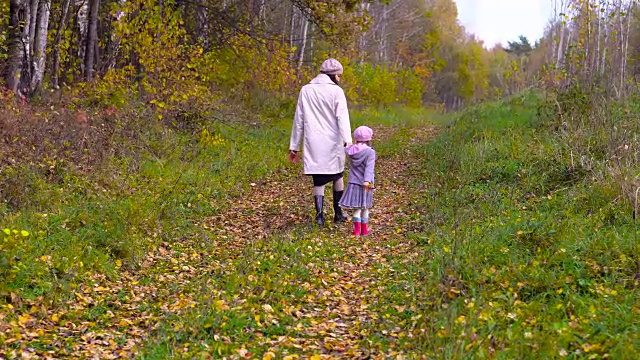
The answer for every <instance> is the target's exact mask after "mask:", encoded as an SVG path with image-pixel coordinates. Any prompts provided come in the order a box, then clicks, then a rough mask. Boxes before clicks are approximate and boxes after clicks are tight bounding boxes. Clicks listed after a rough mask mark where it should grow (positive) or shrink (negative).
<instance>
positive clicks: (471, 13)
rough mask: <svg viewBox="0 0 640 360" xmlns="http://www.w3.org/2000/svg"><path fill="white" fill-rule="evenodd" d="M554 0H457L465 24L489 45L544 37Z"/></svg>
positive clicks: (460, 15) (468, 29) (533, 40)
mask: <svg viewBox="0 0 640 360" xmlns="http://www.w3.org/2000/svg"><path fill="white" fill-rule="evenodd" d="M551 1H552V0H455V2H456V3H457V5H458V18H459V19H460V22H461V23H462V25H463V26H464V27H465V28H466V29H467V31H468V32H471V33H473V34H475V35H476V37H478V38H479V39H481V40H483V41H484V43H485V47H487V48H490V47H493V45H495V44H497V43H501V44H503V45H505V46H506V45H507V41H513V40H517V39H518V36H520V35H525V36H526V37H527V38H528V39H529V41H530V42H531V44H534V43H535V41H536V40H538V39H540V38H541V37H542V35H543V32H544V28H545V26H546V25H547V22H548V20H549V18H550V17H551V15H552V4H551Z"/></svg>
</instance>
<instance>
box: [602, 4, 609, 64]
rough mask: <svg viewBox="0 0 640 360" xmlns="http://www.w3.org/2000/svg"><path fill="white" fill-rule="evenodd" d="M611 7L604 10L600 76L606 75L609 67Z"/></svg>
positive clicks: (606, 6)
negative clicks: (608, 46)
mask: <svg viewBox="0 0 640 360" xmlns="http://www.w3.org/2000/svg"><path fill="white" fill-rule="evenodd" d="M608 19H609V5H608V4H606V5H605V10H604V39H603V43H602V57H601V58H600V75H604V73H605V71H606V67H607V52H608V51H609V49H608V48H607V45H608V42H609V21H608Z"/></svg>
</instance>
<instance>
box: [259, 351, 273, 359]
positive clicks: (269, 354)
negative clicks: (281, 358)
mask: <svg viewBox="0 0 640 360" xmlns="http://www.w3.org/2000/svg"><path fill="white" fill-rule="evenodd" d="M274 357H276V354H274V353H272V352H271V351H269V352H268V353H266V354H264V356H263V357H262V360H271V359H273V358H274Z"/></svg>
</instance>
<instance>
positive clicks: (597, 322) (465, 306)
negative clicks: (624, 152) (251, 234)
mask: <svg viewBox="0 0 640 360" xmlns="http://www.w3.org/2000/svg"><path fill="white" fill-rule="evenodd" d="M540 106H543V99H541V98H540V96H539V95H537V94H526V95H523V96H518V97H513V98H510V99H506V100H504V101H501V102H496V103H490V104H485V105H481V106H478V107H474V108H471V109H468V110H466V111H464V112H461V113H459V114H455V115H451V116H447V117H442V118H437V119H435V120H434V121H435V122H436V123H437V124H438V125H439V127H440V133H439V135H438V136H437V137H436V138H435V139H434V140H432V141H430V142H426V143H418V142H413V141H412V140H413V136H414V134H415V131H416V128H421V127H423V126H424V124H425V122H424V117H425V112H423V111H416V110H405V109H390V110H368V111H363V112H360V113H355V114H353V119H352V120H353V125H354V128H355V127H356V126H359V125H363V124H364V125H370V124H373V125H374V126H378V125H386V126H390V127H393V128H394V129H395V133H394V134H393V136H392V137H391V138H390V139H388V140H387V141H383V142H382V141H381V142H377V143H376V142H374V146H375V147H376V149H377V150H378V152H379V154H380V158H381V159H383V161H381V163H384V160H385V159H388V158H391V157H392V156H402V154H403V153H405V152H406V151H408V150H410V151H411V152H412V153H413V154H414V155H415V156H417V157H418V158H419V160H420V161H419V165H418V166H416V167H415V168H411V169H409V171H408V172H407V174H406V176H410V179H408V180H407V181H408V183H410V184H412V186H413V188H414V189H415V191H413V192H408V193H399V194H398V195H397V196H406V197H407V199H403V201H405V202H406V203H407V204H409V205H408V208H407V209H405V212H406V215H403V216H402V217H398V218H399V219H400V220H399V223H398V224H397V225H396V224H393V225H394V226H398V227H399V228H402V229H404V231H405V233H406V239H395V240H392V241H391V243H389V244H388V246H390V247H392V248H393V246H395V245H397V244H398V243H397V242H399V241H401V242H402V241H408V242H411V243H413V244H416V245H417V246H418V247H419V249H420V251H416V253H415V254H417V255H419V256H412V257H407V254H406V253H400V254H397V255H395V254H393V253H390V254H389V255H388V256H387V257H386V259H385V260H386V263H388V265H389V268H390V269H392V270H388V269H387V267H385V266H383V265H382V264H378V265H375V266H373V268H372V269H371V270H372V271H375V272H376V274H384V278H382V279H380V283H379V284H378V285H379V287H377V288H376V289H375V291H373V292H372V293H371V299H372V300H375V301H371V302H370V303H369V308H368V311H369V312H371V313H372V314H375V315H376V319H375V321H372V322H371V323H367V324H364V325H362V327H363V328H364V330H366V331H364V332H363V333H362V339H361V346H362V348H369V349H375V350H379V351H381V352H385V353H387V354H391V353H393V352H394V351H401V352H404V353H405V354H414V355H416V354H420V355H422V356H426V357H429V358H444V359H467V358H469V359H471V358H474V359H475V358H488V357H494V358H500V359H514V358H515V359H527V358H567V359H590V358H594V359H599V358H607V357H608V358H615V359H631V358H634V357H635V354H636V353H638V352H639V351H640V336H639V335H638V334H640V320H638V319H640V317H639V316H638V315H640V300H638V299H640V297H639V296H638V286H639V285H638V282H637V280H636V279H635V278H636V277H637V276H640V275H638V274H640V269H639V268H638V263H637V261H636V260H637V259H638V258H639V257H640V250H639V247H638V236H637V230H638V229H637V224H636V223H635V221H634V219H633V218H632V207H631V206H630V204H629V203H628V202H627V201H625V200H624V198H623V197H621V196H620V186H619V184H617V183H616V182H615V179H613V178H611V177H608V176H607V173H606V172H605V170H604V169H605V167H593V168H588V167H584V166H580V164H579V162H573V163H572V160H571V154H572V151H573V149H574V147H573V146H574V145H575V144H572V143H568V142H567V138H566V137H563V136H561V134H560V133H559V132H557V131H556V129H555V128H554V126H553V124H554V121H553V119H548V118H545V117H541V116H539V115H540V114H543V113H544V112H541V111H539V110H540V108H539V107H540ZM207 126H209V127H210V131H211V132H212V133H217V134H220V135H221V137H222V138H223V139H225V142H223V143H221V144H215V145H207V146H203V145H202V144H200V143H199V135H196V134H186V133H180V132H166V131H164V129H153V128H151V129H150V130H148V131H149V132H148V133H147V134H145V135H144V136H143V138H144V139H146V140H147V144H146V146H145V148H144V149H145V150H144V151H141V152H137V151H136V152H134V151H130V152H127V151H125V152H123V154H126V155H120V156H114V157H112V158H110V159H109V161H107V162H106V163H104V164H103V166H102V168H100V170H99V171H97V172H96V173H94V174H90V175H83V174H78V173H75V172H73V171H67V172H65V171H62V169H61V171H60V175H59V176H58V177H57V178H56V179H53V180H51V179H43V178H41V177H39V175H38V174H39V173H38V172H36V171H32V170H30V168H28V167H25V168H20V169H13V170H12V171H15V176H19V177H20V178H22V179H25V181H24V189H23V190H24V191H23V193H25V194H29V195H30V196H29V198H28V203H27V204H26V205H25V206H24V208H23V209H21V210H20V211H16V210H11V209H10V208H9V207H7V206H5V207H4V208H3V209H2V212H1V213H0V221H1V222H2V224H3V228H5V227H6V228H9V229H10V230H13V229H15V230H18V231H17V232H16V233H13V232H11V231H10V235H8V236H4V237H2V239H3V241H4V242H3V243H1V244H2V245H1V246H3V249H6V250H7V251H5V252H3V255H0V271H2V275H3V276H4V278H5V279H6V280H5V281H4V282H3V286H4V288H3V291H5V292H17V293H18V294H19V295H20V296H23V297H27V298H35V297H37V296H40V295H44V296H48V297H55V296H67V297H69V296H71V297H72V296H73V293H74V292H75V291H77V289H78V286H79V284H82V283H83V282H85V281H86V280H87V279H90V278H92V276H93V275H94V274H96V273H104V274H105V275H106V276H109V277H114V278H115V277H117V276H118V275H119V274H120V272H121V271H122V270H123V269H126V270H129V271H135V270H136V269H138V267H139V266H140V263H141V262H143V260H144V258H145V256H146V254H147V251H148V250H149V249H151V248H152V247H155V246H157V245H159V244H161V243H165V244H167V243H170V244H172V245H173V246H174V247H173V251H174V253H173V255H174V256H176V259H181V258H184V257H189V256H191V255H190V254H191V253H190V251H193V249H190V248H189V247H187V246H185V247H184V248H181V246H182V245H181V244H180V243H176V241H175V240H180V239H191V240H193V239H197V238H198V237H201V236H207V235H211V234H208V233H207V231H206V230H202V229H201V228H199V227H198V226H197V224H198V223H199V221H201V219H202V217H204V216H208V215H212V214H216V213H220V212H224V210H225V209H226V206H229V205H228V204H229V201H228V199H229V198H228V197H229V196H233V195H235V194H240V193H241V192H242V190H243V189H246V187H247V186H249V185H248V184H249V183H250V182H251V181H252V180H254V179H258V178H260V177H265V176H278V172H279V171H283V170H286V169H287V165H286V163H285V162H284V161H285V154H286V151H285V150H286V144H287V143H288V134H289V129H290V119H288V118H284V117H283V118H282V119H279V120H277V121H275V122H274V123H273V124H271V126H269V127H261V128H250V127H240V128H239V129H237V128H231V127H228V126H224V125H221V124H218V123H215V122H209V123H207ZM590 141H591V142H594V143H595V142H596V141H595V140H593V139H592V140H590ZM594 148H595V147H594ZM598 151H600V150H598ZM596 155H597V154H596ZM596 155H594V156H596ZM597 156H600V158H602V156H601V155H597ZM380 181H385V179H380ZM25 189H26V190H25ZM27 190H28V191H27ZM304 229H306V227H304V225H300V227H296V228H294V229H292V230H291V232H290V233H287V234H276V235H275V236H273V237H271V238H269V239H265V240H261V241H255V242H254V243H252V245H251V246H250V247H247V248H245V249H243V250H242V251H241V252H240V253H239V254H231V253H229V254H227V253H224V254H220V253H218V252H217V251H216V250H217V249H215V248H213V247H214V245H212V244H210V243H204V244H202V246H203V249H204V250H206V251H204V250H203V253H206V254H208V255H207V257H205V258H203V259H202V261H201V264H202V266H201V268H198V270H199V272H201V273H199V274H198V275H197V276H195V277H194V279H191V280H189V281H186V280H180V281H183V282H180V281H178V280H176V281H165V282H162V283H157V282H158V281H159V280H158V279H159V278H160V277H161V276H163V275H164V272H169V273H170V268H171V266H173V265H171V264H170V263H169V262H168V264H169V265H167V266H159V267H158V270H157V273H153V272H149V274H148V275H149V278H148V279H141V280H140V283H141V285H146V284H154V285H156V283H157V286H158V289H159V294H158V298H157V299H155V301H156V303H151V304H148V307H145V308H144V309H140V311H141V312H150V313H153V314H164V315H163V316H162V317H160V318H158V319H156V320H157V321H154V325H155V324H156V323H157V325H158V326H157V327H155V328H154V330H153V331H152V332H151V333H149V334H148V336H149V337H148V339H146V342H145V344H144V348H143V349H142V353H141V355H140V356H141V357H142V358H144V359H165V358H199V357H202V358H206V357H207V356H213V357H215V358H221V357H224V356H226V357H229V356H232V355H234V354H238V350H239V349H240V347H241V346H245V345H246V346H247V349H248V350H250V351H251V352H252V353H253V354H257V355H256V356H258V357H261V356H262V354H264V353H266V352H268V351H275V350H273V349H272V347H271V346H270V345H269V344H268V341H275V340H277V339H280V338H281V337H285V338H286V337H296V336H297V335H299V334H298V332H300V333H302V332H303V331H302V330H296V328H297V327H298V329H305V328H307V327H309V326H311V325H312V324H311V323H310V319H309V318H305V317H298V315H296V313H295V311H296V309H298V307H300V306H301V305H306V306H310V305H309V304H312V303H313V301H316V300H312V299H310V298H309V297H310V296H311V297H314V298H313V299H315V297H317V296H319V295H318V293H317V289H324V288H325V286H327V285H325V284H324V283H323V281H329V282H331V281H336V280H335V279H333V278H332V277H331V275H330V274H331V273H333V272H334V271H337V270H340V269H336V266H337V264H339V263H340V260H341V259H344V257H345V256H346V255H345V248H344V247H345V246H358V244H357V243H354V242H348V243H345V242H344V241H343V239H342V238H339V237H338V238H336V237H333V235H332V233H331V232H326V233H318V232H315V231H312V232H305V231H303V230H304ZM19 230H28V232H29V234H28V235H27V236H23V235H22V234H21V233H20V231H19ZM196 242H197V241H196ZM35 260H37V261H35ZM164 260H167V261H168V259H164ZM221 261H223V262H225V266H224V267H219V266H216V262H221ZM309 264H313V265H309ZM332 279H333V280H332ZM92 286H93V284H92ZM52 294H53V295H52ZM126 296H130V294H128V293H114V294H111V298H109V299H110V300H109V301H116V300H117V299H118V297H126ZM334 296H340V295H335V294H334ZM181 300H185V301H186V303H185V304H187V305H185V304H183V305H179V306H184V311H182V312H180V313H179V315H175V314H173V313H172V312H164V310H162V309H161V308H162V306H164V305H167V306H174V305H176V304H182V303H180V301H181ZM317 301H318V303H322V302H323V301H326V300H322V299H320V298H318V300H317ZM188 304H193V306H190V305H188ZM265 304H268V305H269V306H270V307H271V309H270V310H269V309H268V308H265ZM176 306H177V305H176ZM303 310H304V309H303ZM307 310H309V309H307ZM108 313H109V308H108V302H106V303H99V304H96V306H94V307H93V308H91V309H90V310H87V311H85V312H84V313H83V314H82V318H81V319H80V320H82V321H92V322H97V323H98V324H101V322H105V323H106V322H108V321H110V319H109V318H108ZM332 316H337V315H335V314H334V315H332ZM274 320H275V321H274ZM0 340H2V339H0ZM123 340H124V339H120V340H118V341H123ZM43 346H44V345H43ZM275 352H277V355H278V356H280V355H285V354H300V353H304V354H310V352H309V351H306V350H305V349H300V348H296V347H294V346H289V345H287V343H286V342H283V343H281V344H280V345H278V349H277V351H275Z"/></svg>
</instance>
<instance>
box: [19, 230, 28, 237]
mask: <svg viewBox="0 0 640 360" xmlns="http://www.w3.org/2000/svg"><path fill="white" fill-rule="evenodd" d="M20 235H22V236H24V237H27V236H29V232H28V231H27V230H22V231H20Z"/></svg>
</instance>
